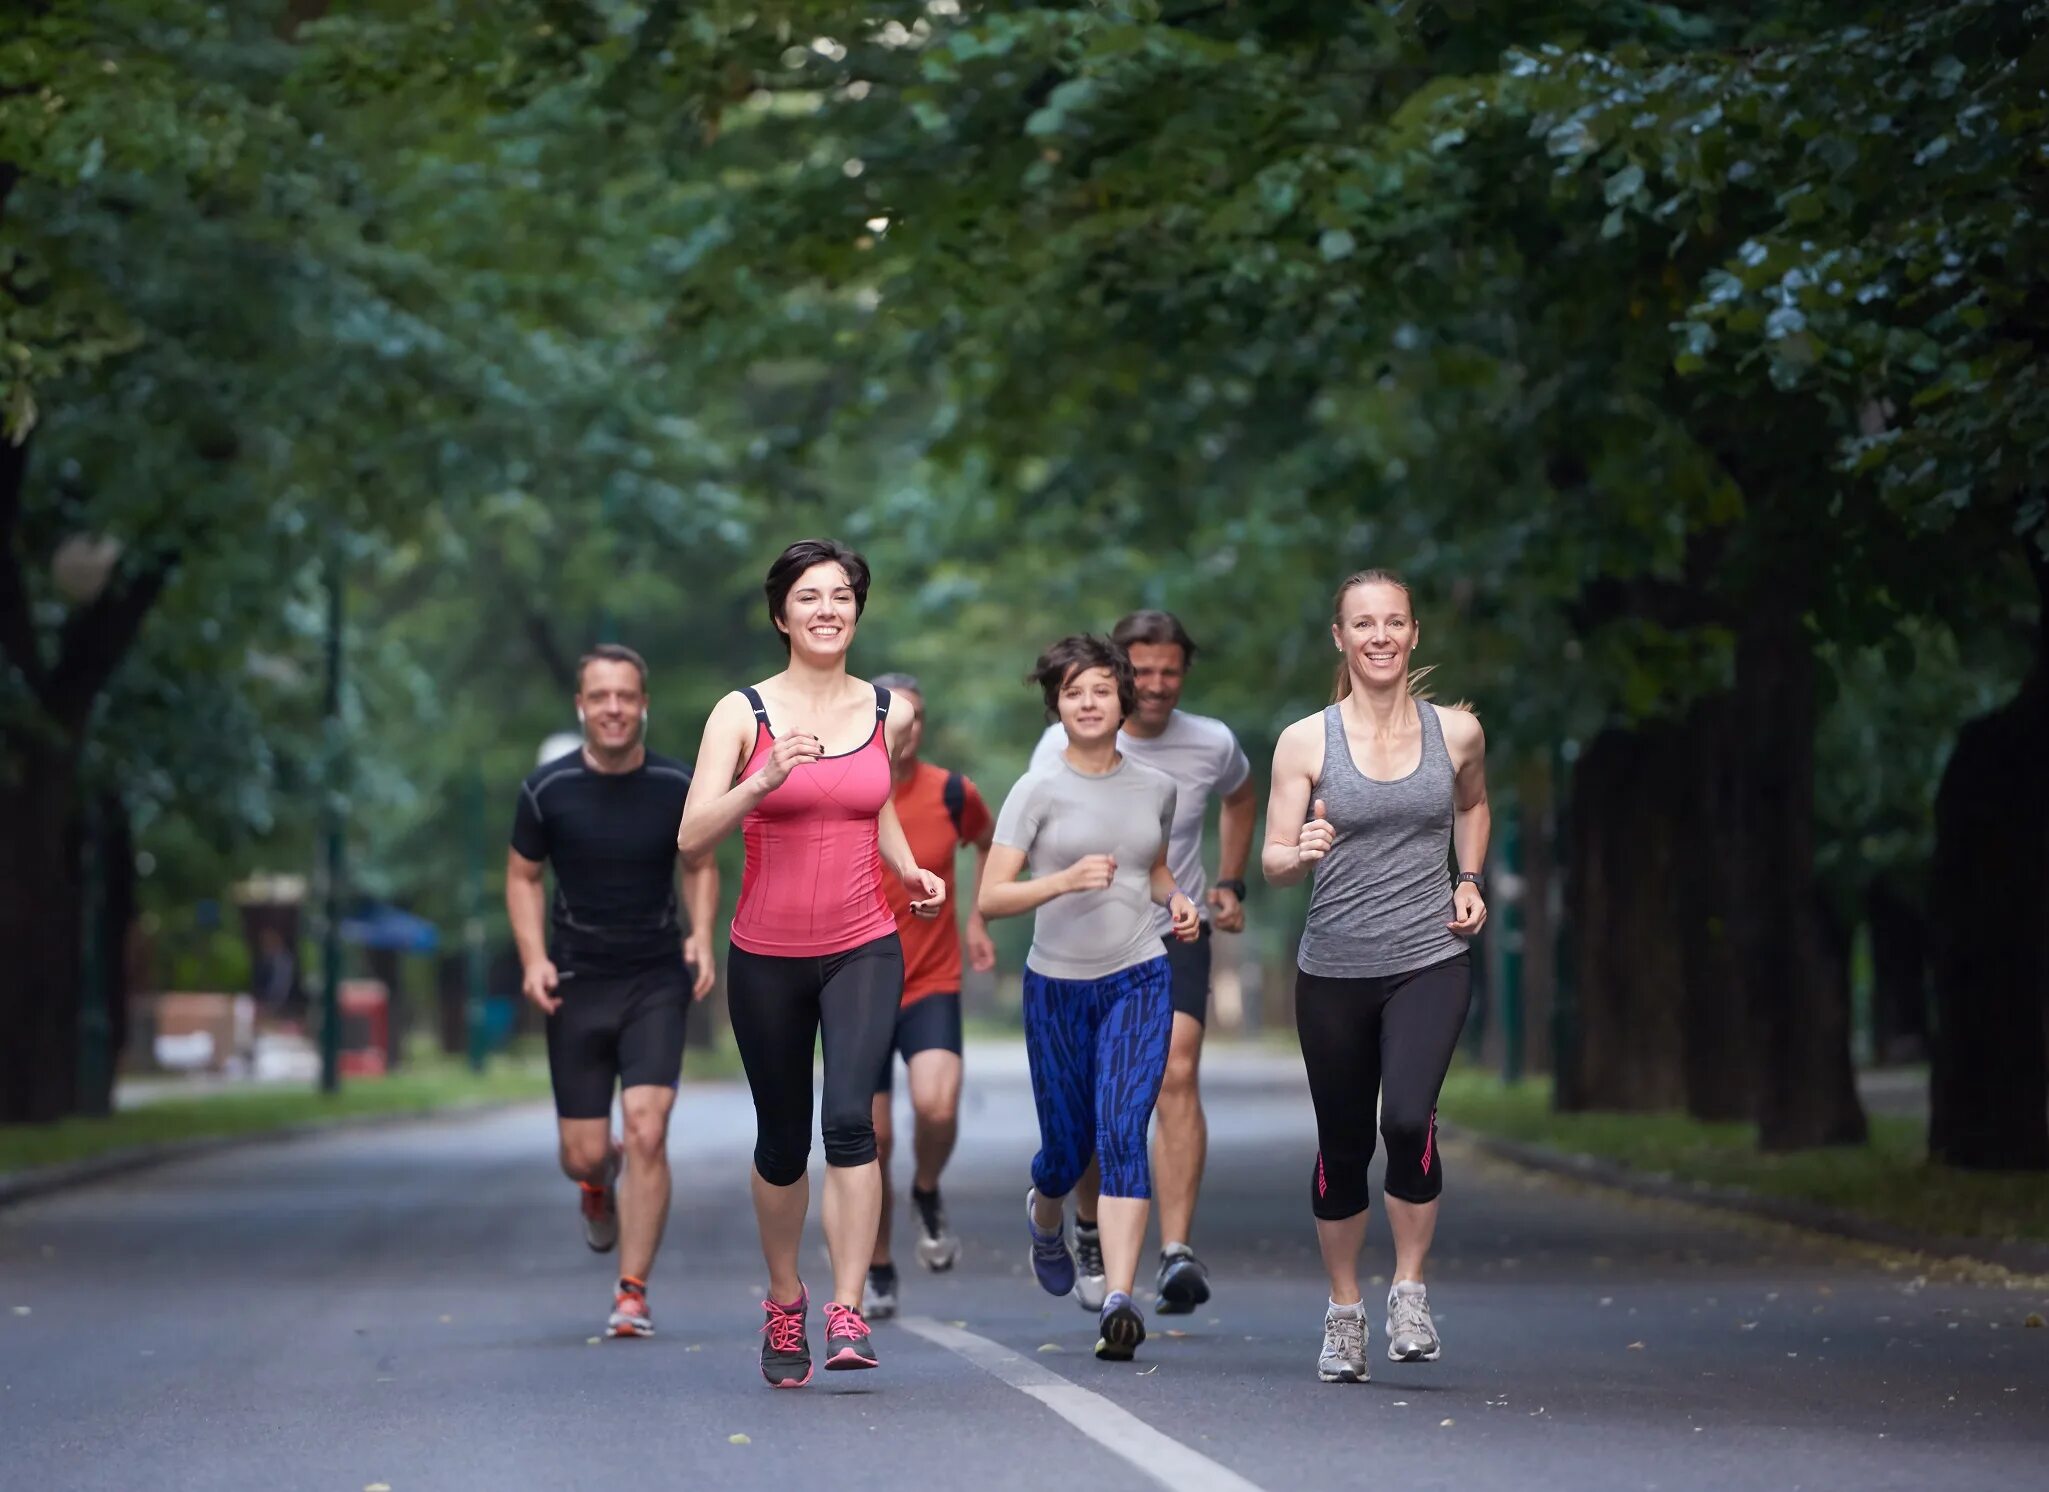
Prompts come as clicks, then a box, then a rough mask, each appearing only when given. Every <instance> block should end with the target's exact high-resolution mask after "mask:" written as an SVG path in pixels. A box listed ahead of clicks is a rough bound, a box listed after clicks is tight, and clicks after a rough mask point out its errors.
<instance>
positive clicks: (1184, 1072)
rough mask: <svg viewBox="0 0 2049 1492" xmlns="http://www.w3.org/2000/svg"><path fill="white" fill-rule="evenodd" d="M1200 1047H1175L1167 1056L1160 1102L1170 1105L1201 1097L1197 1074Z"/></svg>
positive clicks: (1161, 1081) (1190, 1101) (1192, 1101)
mask: <svg viewBox="0 0 2049 1492" xmlns="http://www.w3.org/2000/svg"><path fill="white" fill-rule="evenodd" d="M1200 1056H1201V1051H1200V1049H1199V1048H1195V1047H1190V1048H1187V1049H1185V1050H1184V1049H1182V1048H1179V1047H1177V1048H1175V1050H1174V1051H1173V1053H1172V1054H1171V1055H1169V1056H1168V1058H1167V1072H1166V1076H1165V1077H1163V1078H1161V1080H1160V1102H1161V1103H1163V1104H1166V1105H1169V1106H1172V1105H1175V1104H1184V1105H1185V1104H1192V1103H1195V1102H1196V1101H1197V1100H1198V1098H1199V1097H1200V1091H1199V1089H1198V1088H1197V1086H1196V1084H1197V1078H1196V1074H1197V1071H1198V1070H1199V1069H1198V1065H1197V1064H1198V1059H1199V1058H1200Z"/></svg>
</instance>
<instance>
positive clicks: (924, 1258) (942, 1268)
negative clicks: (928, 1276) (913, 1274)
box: [918, 1233, 960, 1274]
mask: <svg viewBox="0 0 2049 1492" xmlns="http://www.w3.org/2000/svg"><path fill="white" fill-rule="evenodd" d="M959 1260H960V1239H958V1238H956V1237H955V1236H954V1235H953V1234H951V1233H942V1234H941V1235H940V1236H939V1237H937V1238H920V1239H919V1240H918V1262H919V1263H920V1264H922V1265H924V1266H925V1267H926V1268H927V1269H929V1270H931V1271H932V1273H934V1274H944V1273H946V1271H947V1270H949V1269H951V1268H953V1266H954V1265H955V1264H956V1263H957V1262H959Z"/></svg>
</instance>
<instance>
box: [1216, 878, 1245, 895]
mask: <svg viewBox="0 0 2049 1492" xmlns="http://www.w3.org/2000/svg"><path fill="white" fill-rule="evenodd" d="M1217 890H1219V891H1228V892H1230V893H1231V894H1232V895H1233V896H1235V897H1237V898H1238V900H1240V901H1243V900H1245V882H1244V881H1242V880H1240V879H1239V878H1238V877H1237V876H1226V877H1224V878H1223V879H1222V880H1219V881H1218V882H1217Z"/></svg>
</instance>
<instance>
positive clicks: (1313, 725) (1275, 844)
mask: <svg viewBox="0 0 2049 1492" xmlns="http://www.w3.org/2000/svg"><path fill="white" fill-rule="evenodd" d="M1322 728H1323V719H1322V717H1321V716H1319V715H1311V716H1310V717H1309V718H1308V719H1306V720H1298V721H1296V722H1295V723H1294V724H1293V725H1291V726H1289V727H1288V728H1287V729H1286V730H1284V731H1282V732H1281V738H1280V740H1278V741H1276V742H1275V743H1274V770H1273V782H1272V784H1271V785H1270V786H1269V788H1268V790H1267V799H1266V845H1265V847H1264V848H1262V849H1261V850H1260V852H1259V868H1260V870H1261V871H1262V872H1264V873H1265V875H1266V879H1267V884H1268V885H1271V886H1292V885H1294V884H1296V883H1297V882H1298V881H1300V880H1301V879H1302V878H1303V877H1304V876H1306V875H1308V874H1309V868H1310V866H1312V865H1314V864H1315V863H1316V862H1317V860H1319V859H1321V858H1322V857H1323V854H1324V852H1325V851H1327V850H1328V849H1329V848H1330V844H1329V841H1328V840H1327V839H1326V838H1325V836H1326V834H1327V833H1328V825H1327V824H1326V825H1325V828H1324V829H1319V830H1307V829H1306V826H1307V825H1308V824H1309V823H1310V822H1311V813H1312V809H1313V805H1312V803H1311V801H1310V799H1311V795H1312V794H1313V793H1314V791H1315V786H1316V779H1317V777H1318V776H1319V775H1320V774H1321V773H1322V771H1323V734H1322ZM1314 822H1316V823H1325V821H1324V820H1323V819H1321V818H1320V817H1319V818H1317V819H1315V820H1314ZM1305 830H1306V832H1308V834H1309V843H1308V844H1307V845H1305V844H1304V843H1303V835H1304V833H1305Z"/></svg>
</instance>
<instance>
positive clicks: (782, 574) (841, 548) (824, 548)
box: [762, 539, 868, 648]
mask: <svg viewBox="0 0 2049 1492" xmlns="http://www.w3.org/2000/svg"><path fill="white" fill-rule="evenodd" d="M826 563H831V564H835V565H838V566H839V567H840V568H841V569H842V570H844V571H846V572H847V584H848V585H850V586H852V587H853V588H854V617H855V619H856V620H859V618H860V615H861V613H862V612H863V611H865V610H867V609H868V561H866V560H864V559H862V558H861V556H860V555H858V554H856V553H855V552H854V551H853V550H851V549H849V548H847V546H846V545H844V544H842V543H840V541H839V540H837V539H799V540H798V541H797V542H796V543H794V544H792V545H791V546H790V547H789V548H788V549H785V550H784V551H783V552H782V553H781V554H779V555H777V556H776V561H775V563H774V564H772V565H770V566H769V567H768V580H767V583H765V584H764V585H763V586H762V590H763V592H764V593H766V595H767V596H768V621H769V625H770V626H772V627H774V628H775V630H776V635H777V636H778V637H780V638H782V640H783V646H784V647H786V648H787V647H788V646H789V645H790V634H789V633H788V632H786V631H784V630H783V610H784V608H785V607H787V606H788V605H789V601H790V592H791V591H792V590H794V589H795V588H796V585H797V578H798V577H799V576H801V575H802V574H803V573H804V572H805V571H806V570H808V569H810V568H811V567H812V566H813V565H822V564H826Z"/></svg>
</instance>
